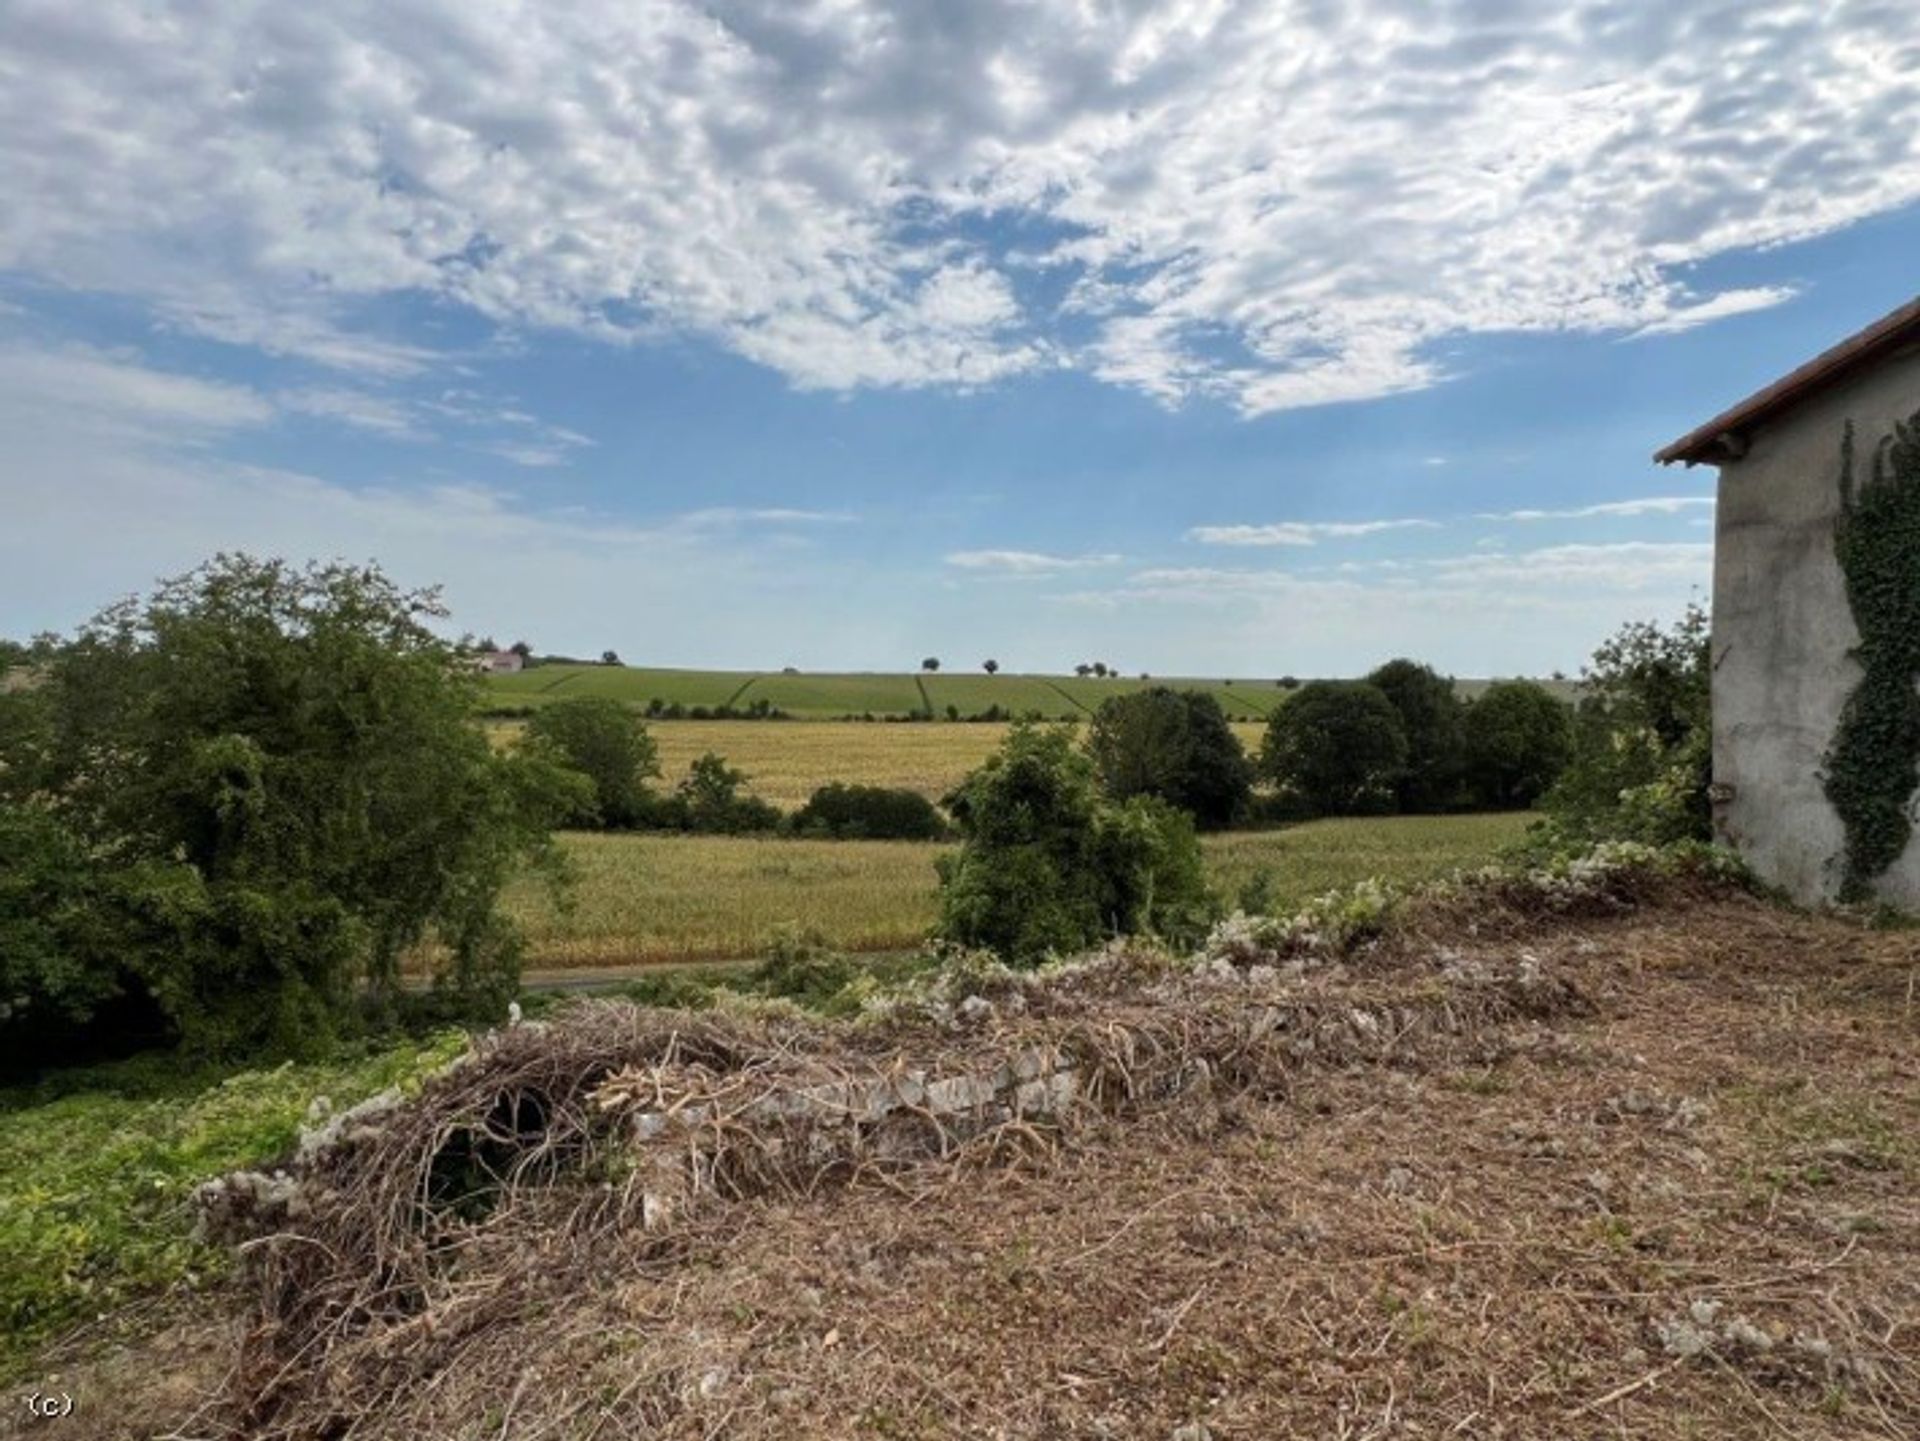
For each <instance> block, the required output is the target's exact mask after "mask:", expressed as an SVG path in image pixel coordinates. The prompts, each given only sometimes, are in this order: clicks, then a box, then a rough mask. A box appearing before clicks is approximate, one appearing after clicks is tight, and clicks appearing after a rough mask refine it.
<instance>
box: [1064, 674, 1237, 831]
mask: <svg viewBox="0 0 1920 1441" xmlns="http://www.w3.org/2000/svg"><path fill="white" fill-rule="evenodd" d="M1087 753H1088V754H1089V755H1091V756H1092V757H1093V764H1094V770H1095V773H1096V774H1097V775H1098V776H1099V779H1100V787H1101V789H1102V790H1103V791H1105V792H1106V794H1107V795H1108V796H1109V797H1110V798H1112V799H1114V800H1118V801H1124V800H1129V799H1131V798H1132V797H1134V796H1158V797H1159V798H1160V799H1161V800H1163V801H1165V802H1167V804H1169V805H1172V806H1177V807H1179V808H1180V809H1181V810H1183V811H1186V812H1187V813H1188V814H1189V815H1191V816H1192V817H1193V819H1194V822H1195V824H1197V825H1199V826H1200V827H1202V828H1203V829H1205V828H1217V827H1220V826H1228V825H1232V824H1233V822H1234V821H1236V820H1237V819H1239V818H1240V816H1241V815H1242V814H1243V813H1244V812H1245V810H1246V807H1247V803H1248V801H1249V800H1251V799H1252V794H1253V766H1252V765H1251V764H1250V763H1249V762H1248V760H1247V755H1246V752H1245V751H1244V750H1243V749H1242V748H1241V745H1240V739H1239V737H1238V736H1236V735H1234V733H1233V727H1232V726H1230V725H1229V724H1228V723H1227V715H1226V712H1225V711H1224V710H1222V709H1221V708H1220V702H1219V701H1217V700H1215V699H1214V698H1213V697H1212V696H1211V695H1208V694H1207V693H1206V692H1204V691H1192V690H1189V691H1176V690H1171V689H1169V688H1168V687H1166V686H1154V687H1153V688H1151V689H1149V690H1143V691H1135V692H1133V693H1132V694H1130V695H1117V696H1110V697H1108V698H1107V699H1106V700H1104V701H1102V702H1101V703H1100V708H1099V709H1098V710H1096V711H1095V712H1094V714H1093V723H1092V725H1091V727H1090V728H1089V730H1088V733H1087Z"/></svg>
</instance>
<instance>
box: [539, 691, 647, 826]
mask: <svg viewBox="0 0 1920 1441" xmlns="http://www.w3.org/2000/svg"><path fill="white" fill-rule="evenodd" d="M524 743H525V744H526V745H527V746H528V747H529V748H531V749H532V750H534V751H535V752H537V753H540V754H544V755H546V756H547V757H549V758H550V759H553V760H557V761H559V762H560V763H562V764H563V765H567V766H570V767H571V768H572V769H574V770H576V771H578V772H580V774H582V775H584V776H585V777H586V778H587V779H588V780H590V781H591V782H592V783H593V794H592V796H591V798H590V799H589V801H588V802H587V804H585V805H584V806H582V807H580V808H579V810H578V811H576V812H575V813H574V814H572V815H570V816H568V817H567V822H568V823H569V824H572V825H586V826H610V827H615V828H620V829H624V828H626V827H629V826H635V825H638V824H640V822H641V821H642V819H643V818H644V817H645V815H646V810H647V791H646V783H647V781H648V780H650V779H652V778H653V777H655V776H658V775H659V774H660V758H659V751H658V749H657V748H656V747H655V745H654V743H653V737H652V736H651V735H649V734H648V733H647V727H646V724H645V722H643V721H642V720H641V719H640V717H639V716H637V715H635V714H634V713H633V711H632V710H631V709H629V708H628V707H627V706H625V705H622V704H621V703H620V702H619V701H617V700H614V699H612V698H611V697H608V696H575V697H572V698H571V699H568V700H563V701H558V702H556V703H554V704H553V705H548V706H542V707H541V708H540V709H539V710H537V711H535V712H534V713H533V715H532V717H531V718H530V719H529V720H528V721H527V728H526V731H525V732H524Z"/></svg>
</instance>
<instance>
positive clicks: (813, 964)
mask: <svg viewBox="0 0 1920 1441" xmlns="http://www.w3.org/2000/svg"><path fill="white" fill-rule="evenodd" d="M862 973H863V972H862V967H861V966H860V965H859V963H858V962H856V961H854V960H853V959H851V958H850V957H848V956H845V955H842V954H841V953H840V952H838V951H836V950H834V949H833V947H831V946H829V945H828V944H827V942H826V939H825V937H823V936H821V935H820V934H819V932H817V931H807V930H799V929H795V928H788V929H785V930H782V931H780V932H779V933H778V934H776V935H775V936H774V938H773V944H772V946H771V947H770V949H769V951H768V954H767V958H766V959H765V960H764V961H762V962H761V963H760V964H759V965H758V966H756V967H755V968H754V971H753V976H752V980H751V985H752V986H753V988H754V989H755V990H757V991H758V992H760V993H761V994H762V995H768V996H780V997H783V998H785V999H787V1000H790V1001H793V1002H795V1003H797V1004H799V1005H802V1006H805V1007H806V1008H807V1009H808V1010H811V1011H819V1012H822V1013H824V1014H832V1013H833V1012H834V1011H836V1010H838V1009H841V1007H839V1006H838V1005H837V1004H836V1002H837V1000H838V998H840V997H841V996H842V995H843V994H844V993H845V992H846V990H847V987H848V986H850V985H852V984H853V982H854V981H855V980H856V979H857V978H858V977H859V976H860V975H861V974H862Z"/></svg>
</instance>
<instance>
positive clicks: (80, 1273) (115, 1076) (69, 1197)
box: [0, 1032, 466, 1378]
mask: <svg viewBox="0 0 1920 1441" xmlns="http://www.w3.org/2000/svg"><path fill="white" fill-rule="evenodd" d="M465 1045H466V1038H465V1036H464V1035H461V1034H459V1033H457V1032H449V1033H445V1034H441V1035H438V1036H434V1037H432V1038H429V1039H426V1040H421V1041H406V1042H403V1043H400V1044H398V1045H395V1046H392V1047H390V1048H386V1049H381V1050H376V1051H364V1052H355V1053H350V1054H343V1055H341V1056H339V1057H336V1058H335V1059H334V1060H332V1061H330V1062H328V1063H327V1064H326V1065H324V1066H294V1065H281V1066H277V1067H273V1068H271V1069H265V1070H251V1071H245V1072H241V1073H238V1074H230V1073H222V1072H221V1071H219V1070H212V1069H209V1068H206V1067H196V1068H183V1067H182V1066H181V1064H180V1062H179V1060H178V1059H177V1058H176V1057H173V1056H166V1055H148V1056H141V1057H136V1058H135V1059H133V1060H130V1061H123V1062H118V1063H115V1064H113V1065H110V1066H99V1067H91V1068H88V1069H85V1070H73V1071H67V1072H63V1073H61V1074H60V1075H59V1077H58V1084H57V1085H53V1086H41V1087H35V1088H31V1089H28V1088H22V1089H18V1090H13V1091H5V1092H0V1254H3V1255H5V1256H6V1258H7V1264H6V1265H4V1266H0V1378H4V1377H5V1376H6V1373H7V1372H8V1371H9V1369H10V1366H9V1364H8V1360H9V1356H12V1357H22V1356H24V1355H25V1352H26V1348H27V1346H29V1345H30V1344H32V1343H33V1342H35V1341H38V1340H40V1339H41V1338H43V1337H45V1336H47V1335H48V1334H50V1333H52V1332H54V1331H56V1330H59V1329H60V1328H62V1327H64V1326H67V1325H70V1324H72V1323H73V1322H74V1321H76V1320H78V1319H80V1318H81V1317H82V1316H90V1315H94V1314H97V1313H99V1312H103V1311H108V1310H111V1309H112V1308H113V1307H115V1306H116V1305H118V1304H120V1303H121V1302H123V1301H125V1300H127V1299H128V1298H130V1297H131V1296H133V1295H134V1294H137V1293H139V1292H143V1291H154V1290H160V1289H163V1288H166V1287H169V1286H173V1285H176V1284H180V1283H183V1282H184V1283H186V1284H188V1285H194V1284H196V1283H198V1282H199V1281H200V1280H201V1279H202V1278H206V1277H213V1276H218V1275H219V1274H220V1273H221V1272H222V1271H223V1270H224V1269H225V1268H226V1267H227V1266H228V1265H229V1264H230V1263H231V1260H232V1255H233V1253H232V1252H231V1251H228V1250H226V1249H224V1248H216V1247H212V1246H206V1245H202V1244H200V1243H198V1242H196V1241H195V1240H194V1239H193V1237H192V1234H191V1229H192V1219H193V1216H192V1208H191V1207H190V1206H189V1205H188V1200H189V1197H190V1196H191V1194H192V1192H193V1189H194V1187H195V1186H196V1185H198V1184H199V1183H200V1182H202V1181H205V1180H210V1179H211V1178H213V1177H214V1176H217V1175H220V1174H222V1173H224V1172H226V1171H229V1170H234V1169H237V1168H240V1167H246V1166H259V1165H263V1164H265V1163H266V1162H268V1161H271V1160H273V1159H275V1158H276V1157H278V1156H281V1155H283V1154H284V1153H285V1152H286V1151H287V1150H289V1149H290V1148H291V1147H292V1145H293V1143H294V1141H295V1139H296V1137H297V1136H298V1134H299V1129H300V1124H301V1121H302V1119H303V1118H305V1117H306V1116H308V1115H309V1114H310V1107H311V1106H312V1105H313V1104H314V1102H315V1099H316V1098H317V1097H320V1096H323V1095H324V1096H325V1097H326V1098H327V1100H328V1101H329V1102H331V1104H332V1107H333V1108H334V1109H344V1108H345V1107H347V1106H349V1105H352V1104H353V1103H355V1102H357V1101H360V1100H363V1099H365V1098H366V1097H368V1096H370V1095H373V1094H374V1093H376V1092H378V1091H381V1090H384V1089H386V1088H388V1087H396V1086H397V1087H399V1088H401V1089H402V1090H410V1089H412V1088H414V1087H415V1086H416V1085H417V1084H418V1082H419V1080H420V1078H421V1077H423V1076H425V1075H427V1074H428V1073H430V1072H432V1071H434V1070H436V1069H438V1068H439V1067H441V1066H443V1065H444V1064H446V1062H447V1061H449V1060H451V1059H452V1058H453V1057H454V1056H455V1055H457V1054H459V1052H460V1051H461V1050H462V1049H464V1047H465Z"/></svg>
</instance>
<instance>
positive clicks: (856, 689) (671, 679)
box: [485, 662, 1576, 721]
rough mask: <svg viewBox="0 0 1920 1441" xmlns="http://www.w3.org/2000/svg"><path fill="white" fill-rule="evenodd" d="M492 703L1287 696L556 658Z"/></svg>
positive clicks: (1566, 685)
mask: <svg viewBox="0 0 1920 1441" xmlns="http://www.w3.org/2000/svg"><path fill="white" fill-rule="evenodd" d="M1490 684H1491V682H1490V681H1487V680H1459V681H1456V682H1455V685H1456V686H1457V688H1458V689H1459V692H1460V694H1461V695H1462V696H1464V697H1468V698H1471V697H1473V696H1475V695H1478V694H1479V693H1480V692H1481V691H1483V690H1485V689H1486V688H1487V686H1488V685H1490ZM1542 684H1543V685H1545V686H1547V687H1548V688H1549V689H1550V690H1553V691H1554V692H1555V693H1557V694H1559V695H1561V696H1562V697H1563V698H1566V699H1572V698H1573V696H1574V693H1575V690H1576V687H1575V686H1574V684H1573V683H1572V682H1571V681H1564V680H1557V679H1556V680H1549V681H1543V682H1542ZM485 685H486V690H487V704H488V706H489V707H490V708H493V707H497V708H503V709H504V708H512V707H521V706H542V705H550V704H552V703H553V702H554V701H556V700H564V699H566V698H567V697H569V696H581V695H600V696H612V697H613V698H614V699H616V700H622V701H625V702H627V703H628V704H629V705H632V706H637V707H639V708H641V709H644V708H645V707H646V706H647V705H648V704H650V703H651V702H653V701H656V700H657V701H659V702H660V703H661V705H663V706H665V705H681V706H687V707H692V706H707V707H709V708H711V707H715V706H722V705H731V706H734V707H736V708H745V707H747V706H750V705H752V704H754V702H756V701H765V702H767V704H769V705H772V706H775V707H777V708H779V709H780V710H782V711H785V712H786V713H787V714H788V715H789V716H792V717H794V718H795V719H799V720H835V719H839V718H841V717H845V716H863V715H873V716H905V715H914V714H924V713H929V712H930V713H931V714H932V715H934V716H935V717H942V718H943V717H945V715H946V713H947V707H948V706H952V707H954V708H955V709H956V710H957V711H959V713H960V714H961V715H962V716H969V715H977V714H980V713H982V712H984V711H986V710H988V709H990V708H991V707H993V706H996V705H997V706H999V707H1001V709H1002V710H1004V711H1007V712H1009V713H1010V714H1012V715H1016V716H1025V715H1028V714H1032V713H1036V712H1037V713H1038V714H1040V715H1042V716H1044V717H1046V718H1047V719H1049V720H1072V719H1077V718H1080V717H1084V716H1089V715H1092V714H1093V712H1094V710H1095V709H1096V708H1097V707H1098V706H1099V704H1100V702H1101V701H1103V700H1105V699H1106V698H1107V697H1108V696H1111V695H1125V694H1128V693H1129V692H1132V691H1137V690H1145V689H1147V688H1148V687H1150V686H1156V685H1166V686H1172V687H1174V688H1175V689H1177V690H1202V691H1206V692H1207V693H1208V694H1209V695H1212V696H1213V697H1215V698H1216V699H1217V700H1218V701H1219V702H1220V705H1221V708H1222V709H1223V710H1225V711H1226V713H1227V714H1228V715H1229V716H1230V717H1232V718H1233V719H1235V720H1243V721H1262V720H1265V719H1266V718H1267V717H1268V716H1270V715H1272V714H1273V712H1274V709H1275V707H1277V706H1279V705H1281V704H1283V703H1284V702H1285V700H1286V697H1287V692H1286V691H1285V690H1284V689H1282V688H1281V687H1280V686H1279V684H1278V683H1277V680H1276V679H1275V678H1268V679H1265V680H1258V679H1238V680H1227V679H1223V678H1213V677H1196V676H1153V677H1150V678H1144V679H1143V678H1142V677H1140V676H1137V675H1134V676H1108V677H1106V678H1105V679H1101V678H1097V677H1094V676H1084V677H1083V676H1076V675H1058V676H1055V675H1007V674H1005V673H1002V674H1000V675H991V676H990V675H986V674H984V673H983V672H980V671H977V670H954V671H938V672H935V673H934V674H932V675H926V674H920V673H915V672H909V671H898V672H882V671H859V672H838V673H835V672H826V671H823V672H820V673H818V674H814V673H800V672H786V671H778V672H770V671H732V670H667V669H655V668H651V667H646V666H604V665H574V664H569V663H559V662H556V663H552V664H546V665H537V666H535V667H533V668H532V669H531V670H524V671H521V672H520V673H519V674H518V675H502V676H488V677H487V678H486V681H485Z"/></svg>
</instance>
